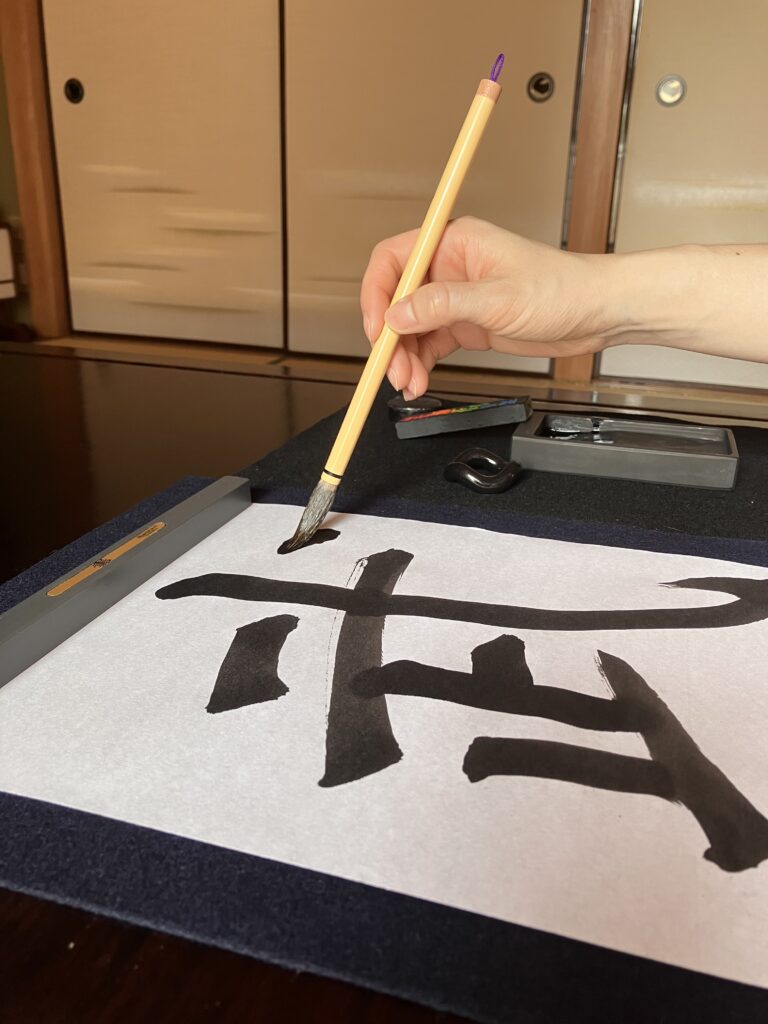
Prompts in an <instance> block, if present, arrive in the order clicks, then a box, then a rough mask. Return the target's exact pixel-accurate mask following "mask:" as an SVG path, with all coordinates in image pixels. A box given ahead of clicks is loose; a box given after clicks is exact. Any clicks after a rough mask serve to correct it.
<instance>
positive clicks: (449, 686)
mask: <svg viewBox="0 0 768 1024" xmlns="http://www.w3.org/2000/svg"><path fill="white" fill-rule="evenodd" d="M300 511H301V510H300V509H297V508H293V507H284V506H273V505H267V506H254V507H252V508H250V509H248V510H247V511H246V512H244V513H242V514H241V515H239V516H238V517H237V518H236V519H234V520H233V521H231V522H230V523H229V524H228V525H226V526H225V527H223V528H222V529H221V530H219V531H218V532H217V533H216V534H215V535H214V536H212V537H210V538H208V539H207V540H206V541H204V542H203V543H201V544H200V545H198V546H197V547H196V548H194V549H193V550H192V551H190V552H189V553H188V554H186V555H185V556H183V557H182V558H180V559H178V560H177V561H176V562H174V563H173V564H172V565H171V566H169V567H168V568H166V569H164V570H163V571H162V572H161V573H159V574H158V575H157V576H156V577H155V578H154V579H152V580H151V581H149V582H148V583H147V584H145V585H144V586H142V587H141V588H139V589H138V590H137V591H135V592H134V593H133V594H131V595H130V596H129V597H128V598H126V599H125V600H123V601H122V602H121V603H120V604H119V605H117V606H116V607H114V608H113V609H111V610H110V611H108V612H106V613H105V614H104V615H102V616H101V617H100V618H98V619H97V620H96V621H94V622H93V623H92V624H90V625H89V626H88V627H86V628H85V629H83V630H82V631H81V632H80V633H78V634H77V635H76V636H74V637H73V638H72V639H70V640H69V641H67V642H66V643H64V644H62V645H61V646H60V647H59V648H58V649H57V650H55V651H54V652H52V653H51V654H50V655H48V656H47V657H45V658H44V659H42V660H41V661H40V662H38V663H37V664H36V665H35V666H33V667H32V668H31V669H29V670H28V671H27V672H25V673H24V674H23V675H21V676H19V677H18V678H17V679H15V680H14V681H12V682H11V683H10V684H8V685H7V686H6V687H4V688H3V689H2V690H0V789H3V790H6V791H8V792H11V793H16V794H20V795H23V796H28V797H34V798H38V799H42V800H48V801H52V802H54V803H58V804H62V805H65V806H67V807H72V808H78V809H81V810H84V811H90V812H93V813H96V814H101V815H105V816H107V817H111V818H116V819H120V820H123V821H127V822H131V823H135V824H138V825H144V826H148V827H151V828H155V829H160V830H163V831H166V832H169V833H174V834H178V835H181V836H187V837H190V838H193V839H197V840H202V841H205V842H208V843H213V844H217V845H219V846H223V847H228V848H231V849H235V850H241V851H245V852H248V853H252V854H258V855H260V856H264V857H269V858H273V859H275V860H279V861H284V862H287V863H290V864H294V865H298V866H301V867H305V868H310V869H314V870H317V871H322V872H326V873H330V874H333V875H337V876H340V877H343V878H348V879H353V880H356V881H360V882H365V883H368V884H370V885H374V886H378V887H381V888H384V889H391V890H395V891H398V892H402V893H406V894H409V895H411V896H416V897H421V898H423V899H428V900H433V901H436V902H439V903H444V904H448V905H450V906H454V907H459V908H463V909H466V910H470V911H474V912H477V913H480V914H485V915H488V916H491V917H497V918H501V919H503V920H506V921H511V922H515V923H518V924H523V925H529V926H532V927H535V928H541V929H545V930H547V931H551V932H555V933H558V934H561V935H566V936H570V937H573V938H577V939H581V940H585V941H588V942H592V943H597V944H601V945H604V946H607V947H610V948H613V949H618V950H623V951H626V952H630V953H635V954H639V955H643V956H647V957H651V958H655V959H658V960H661V961H664V962H667V963H671V964H677V965H681V966H685V967H691V968H695V969H698V970H702V971H707V972H710V973H714V974H717V975H721V976H724V977H728V978H732V979H736V980H740V981H745V982H750V983H753V984H760V985H766V984H768V927H766V925H767V923H768V821H766V818H765V815H766V814H768V743H767V742H766V739H765V737H766V730H767V728H768V677H767V672H768V669H766V666H768V621H766V619H768V596H766V597H763V596H762V595H763V594H764V592H765V587H762V588H761V585H760V581H763V580H767V579H768V570H766V569H762V568H757V567H752V566H746V565H741V564H734V563H728V562H722V561H716V560H712V559H705V558H699V557H690V556H680V555H667V554H660V553H654V552H645V551H636V550H625V549H616V548H603V547H599V546H593V545H586V544H572V543H565V542H561V541H550V540H541V539H530V538H525V537H519V536H515V535H505V534H498V533H493V532H489V531H484V530H479V529H468V528H463V527H455V526H444V525H437V524H424V523H418V522H413V521H407V520H398V519H382V518H376V517H367V516H344V517H336V518H335V521H331V522H329V523H328V524H327V525H329V526H334V527H336V528H338V529H339V530H340V536H339V537H338V538H336V539H334V540H330V541H328V542H326V543H324V544H322V545H316V546H313V547H309V548H307V549H305V550H303V551H299V552H296V553H294V554H291V555H289V556H280V555H278V554H277V553H276V549H277V547H278V545H279V544H280V542H281V541H283V540H284V539H285V538H286V536H288V535H289V534H290V533H291V532H292V529H293V527H294V525H295V522H296V521H297V519H298V517H299V514H300ZM388 551H389V552H392V551H394V552H396V554H394V555H392V554H390V555H387V556H383V555H382V553H384V552H388ZM398 553H399V554H398ZM393 559H394V561H393ZM393 566H394V568H393ZM377 573H378V575H377ZM388 574H389V576H388ZM393 576H394V577H396V578H393ZM384 577H387V578H388V579H389V583H384V584H382V579H383V578H384ZM254 580H255V581H256V582H254ZM697 580H698V581H700V582H699V584H698V585H697V583H696V581H697ZM185 581H192V582H185ZM265 581H266V582H265ZM269 581H271V582H269ZM676 581H688V582H687V583H685V585H684V586H680V587H669V586H662V584H665V583H671V582H676ZM288 584H299V586H298V588H296V587H295V586H294V587H293V589H292V588H291V587H290V586H288ZM305 585H306V586H305ZM766 587H768V584H766ZM165 588H167V589H165ZM387 589H388V590H389V591H390V592H391V597H389V596H388V594H387V593H386V591H387ZM158 591H160V593H161V596H159V597H158V596H157V594H158ZM342 592H343V593H344V594H346V595H347V596H346V597H343V596H341V597H340V595H342ZM185 594H186V595H187V596H184V595H185ZM233 595H234V596H233ZM405 598H410V599H412V600H410V602H408V601H405V603H403V601H404V599H405ZM401 599H402V600H401ZM435 599H436V602H435ZM344 601H346V602H347V611H346V612H345V611H344V609H340V608H339V607H338V605H339V604H340V603H343V602H344ZM366 602H368V603H367V604H366ZM398 602H399V603H398ZM726 606H727V607H726ZM432 613H434V617H433V614H432ZM467 617H468V618H469V619H473V621H468V618H467ZM491 620H493V621H491ZM501 620H504V621H503V622H502V621H501ZM731 621H732V622H733V624H726V623H727V622H731ZM238 630H239V631H240V632H239V633H238V632H237V631H238ZM371 630H372V632H371ZM376 630H378V636H379V641H380V642H381V645H382V648H381V657H380V658H379V661H380V662H381V663H382V664H383V666H384V668H383V669H381V668H379V667H378V666H377V664H373V665H370V664H365V663H364V662H365V661H366V658H367V659H368V660H370V658H371V650H373V651H374V654H375V648H376V642H377V641H376ZM382 630H383V632H382ZM503 638H506V639H503ZM342 646H343V647H344V652H343V657H341V661H343V662H344V664H343V665H340V664H339V657H337V655H338V654H339V652H340V651H341V648H342ZM337 648H338V650H337ZM270 652H271V654H270ZM350 652H352V654H350ZM598 652H602V653H601V654H600V655H598ZM262 657H263V658H265V659H266V660H267V661H269V658H270V657H271V658H272V662H273V664H272V666H271V668H270V666H268V665H266V664H265V665H260V664H259V663H258V662H259V658H262ZM598 659H599V660H600V666H599V665H598ZM374 661H375V657H374ZM358 662H359V664H358ZM394 662H398V663H400V662H406V663H407V664H405V665H398V666H394V665H393V664H392V663H394ZM473 662H474V666H475V674H474V675H472V672H473ZM388 665H389V666H391V667H390V668H389V669H387V666H388ZM225 666H226V667H225ZM358 669H359V670H360V671H362V670H366V671H365V672H364V673H363V675H361V676H360V677H359V678H358V677H356V675H355V673H356V672H357V671H358ZM526 673H528V674H529V675H528V677H526ZM251 675H253V678H251ZM526 679H527V681H526ZM334 687H335V689H334ZM398 687H399V688H400V690H401V692H400V693H394V694H393V693H392V690H396V689H397V688H398ZM214 690H216V693H214ZM332 691H333V692H332ZM415 691H418V693H416V692H415ZM350 694H351V697H350ZM350 701H351V704H350V703H349V702H350ZM345 702H346V703H345ZM494 702H496V704H499V702H500V705H499V706H501V705H503V709H501V710H499V709H498V708H497V709H496V710H489V709H488V707H489V706H493V707H495V706H496V705H495V704H494ZM473 703H474V704H475V705H476V706H468V705H471V704H473ZM207 707H208V708H209V710H206V708H207ZM382 709H383V710H382ZM371 716H372V717H371ZM382 730H383V732H382ZM384 734H386V735H384ZM377 758H378V760H377ZM628 790H632V791H628Z"/></svg>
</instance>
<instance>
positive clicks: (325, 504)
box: [277, 480, 338, 555]
mask: <svg viewBox="0 0 768 1024" xmlns="http://www.w3.org/2000/svg"><path fill="white" fill-rule="evenodd" d="M337 487H338V484H335V485H334V484H327V483H326V482H325V481H324V480H321V481H320V482H319V483H318V485H317V487H315V489H314V491H312V494H311V495H310V496H309V502H308V503H307V507H306V508H305V509H304V513H303V515H302V517H301V520H300V522H299V525H298V527H297V528H296V533H294V535H293V537H291V539H290V540H286V541H284V542H283V543H282V544H281V545H280V547H279V548H278V549H277V552H278V554H280V555H287V554H288V553H289V552H290V551H297V550H298V549H299V548H303V547H304V545H305V544H309V542H310V541H311V540H312V538H313V537H314V535H315V534H316V533H317V530H318V528H319V527H320V524H321V523H322V521H323V520H324V519H325V517H326V516H327V515H328V513H329V512H330V510H331V505H332V504H333V499H334V498H335V496H336V488H337Z"/></svg>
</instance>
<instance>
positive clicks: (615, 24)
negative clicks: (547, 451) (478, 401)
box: [554, 0, 633, 381]
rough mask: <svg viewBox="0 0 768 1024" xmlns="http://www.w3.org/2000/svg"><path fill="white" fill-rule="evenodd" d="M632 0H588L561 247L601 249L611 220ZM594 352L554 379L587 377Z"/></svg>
mask: <svg viewBox="0 0 768 1024" xmlns="http://www.w3.org/2000/svg"><path fill="white" fill-rule="evenodd" d="M632 13H633V0H591V2H590V3H589V8H588V22H587V40H586V48H585V51H584V62H583V71H582V79H581V95H580V101H579V112H578V121H577V130H576V148H575V153H574V165H573V177H572V183H571V205H570V214H569V218H568V235H567V246H568V248H569V249H571V250H573V251H574V252H593V253H601V252H606V251H607V249H608V230H609V226H610V221H611V204H612V199H613V188H614V177H615V173H616V160H617V153H618V145H619V132H620V126H621V114H622V101H623V96H624V86H625V79H626V73H627V61H628V56H629V46H630V38H631V30H632ZM593 368H594V356H592V355H584V356H571V357H567V358H563V359H556V360H555V370H554V377H555V379H556V380H561V381H588V380H590V379H591V377H592V374H593Z"/></svg>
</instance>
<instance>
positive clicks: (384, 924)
mask: <svg viewBox="0 0 768 1024" xmlns="http://www.w3.org/2000/svg"><path fill="white" fill-rule="evenodd" d="M337 426H338V418H337V417H331V418H330V419H329V420H326V421H324V422H323V423H321V424H318V425H317V426H316V427H315V428H313V429H312V430H310V431H307V432H306V433H305V434H303V435H301V436H300V437H299V438H296V439H294V440H293V441H292V442H290V443H289V444H288V445H286V446H285V447H284V448H282V449H280V450H279V451H278V452H276V453H273V454H272V455H270V456H268V457H267V458H266V459H264V460H262V462H261V463H258V464H257V465H255V466H253V467H250V468H249V469H247V470H246V471H245V474H246V475H248V476H249V477H250V478H251V480H252V482H253V484H254V485H255V494H256V498H257V500H263V501H269V502H290V503H296V504H304V503H305V502H306V500H307V496H308V494H309V491H310V490H311V488H312V486H313V485H314V483H315V482H316V480H317V477H318V476H319V472H320V470H321V469H322V462H323V459H324V458H325V456H326V453H327V450H328V448H329V446H330V443H331V441H332V440H333V436H334V434H335V430H336V428H337ZM736 433H737V440H738V443H739V447H740V450H741V454H742V465H741V471H740V477H739V482H738V485H737V488H736V490H735V491H734V492H704V491H694V490H688V491H687V490H683V489H678V488H673V487H666V486H660V485H647V484H634V483H631V482H627V481H604V480H589V479H587V478H577V477H558V476H553V475H550V476H546V475H545V474H540V475H538V476H531V477H529V478H528V479H525V480H523V481H522V483H520V484H518V485H516V486H515V487H514V488H513V489H512V490H511V491H509V492H507V493H506V494H502V495H483V496H480V495H476V494H473V493H471V492H469V491H466V490H464V489H463V488H461V487H459V486H457V485H455V484H447V483H445V482H444V481H443V480H442V467H443V465H444V464H445V463H446V462H447V461H449V460H450V458H451V457H452V456H453V455H455V454H457V452H458V451H459V450H461V448H463V447H469V446H470V445H474V444H481V445H484V446H486V447H490V448H492V449H494V450H496V451H498V452H504V448H505V446H506V445H507V444H508V437H509V435H508V433H507V432H506V431H499V430H494V431H488V432H486V433H484V434H470V435H468V436H467V437H464V436H462V435H448V436H443V437H438V438H434V439H432V438H427V439H420V440H413V441H397V440H396V439H395V436H394V430H393V429H392V428H391V427H390V425H389V424H388V423H387V421H386V411H385V408H384V405H383V402H382V401H380V402H379V403H378V405H377V407H376V408H375V410H374V413H373V415H372V417H371V420H370V422H369V424H368V426H367V427H366V433H365V437H364V438H363V442H362V443H361V446H360V447H359V448H358V451H357V453H356V455H355V457H354V460H353V462H352V464H351V466H350V471H349V473H348V476H347V479H346V480H345V482H344V485H343V487H342V489H341V490H340V492H339V495H338V498H337V502H336V504H335V508H336V509H338V510H348V511H355V512H361V513H365V514H378V515H388V516H399V517H404V518H413V519H419V520H424V521H430V520H432V521H435V520H436V521H440V522H446V523H456V524H461V525H473V526H482V527H486V528H488V529H494V530H499V531H503V532H515V533H523V534H526V535H530V536H541V537H552V538H557V539H567V540H572V541H577V542H588V543H600V544H606V545H609V546H611V545H613V546H623V547H635V548H647V549H652V550H659V551H669V552H680V553H686V554H699V555H705V556H709V557H713V558H724V559H727V560H731V561H741V562H747V563H750V564H753V565H766V566H768V543H765V542H764V541H763V540H762V538H764V537H765V536H766V534H767V533H768V529H766V524H767V518H766V516H767V513H766V508H765V504H764V494H765V493H766V490H767V488H766V480H768V434H765V433H763V432H761V431H751V430H750V431H747V430H739V431H737V432H736ZM206 482H207V481H205V480H200V479H197V478H195V479H189V480H185V481H183V482H182V483H181V484H179V485H177V486H176V487H175V488H171V489H170V490H168V491H165V492H163V493H162V494H159V495H156V496H155V497H154V498H153V499H151V500H150V501H148V502H145V503H143V504H142V505H140V506H137V508H135V509H132V510H130V511H129V512H127V513H126V514H125V515H124V516H121V517H120V518H119V519H118V520H114V521H113V522H112V523H110V524H107V525H106V526H104V527H101V528H99V529H97V530H95V531H93V532H92V533H90V534H88V535H87V536H86V537H84V538H81V540H80V541H78V542H77V543H76V544H73V545H70V546H69V547H67V548H64V549H62V550H61V551H58V552H55V553H54V554H53V555H52V556H50V557H49V558H48V559H46V560H45V561H44V562H41V563H39V565H38V566H35V567H34V568H33V569H31V570H29V571H28V572H27V573H23V574H22V575H21V576H19V577H17V578H16V579H15V580H12V581H10V582H9V583H8V584H6V585H5V586H4V587H2V588H0V608H3V607H8V606H10V605H11V604H13V603H15V602H16V601H19V600H22V599H23V598H24V597H26V596H28V595H29V594H30V593H33V592H35V591H36V590H37V589H39V588H40V587H42V586H44V585H45V584H47V583H49V582H50V581H51V580H53V579H55V578H56V577H58V576H59V575H61V574H62V573H63V572H66V571H68V570H69V569H71V568H73V567H74V566H76V565H78V564H79V563H80V562H82V561H83V560H85V559H87V558H89V557H91V556H93V555H94V554H96V553H97V552H98V551H100V550H102V549H103V548H104V547H106V546H108V545H109V544H111V543H113V542H115V541H116V540H119V539H120V537H121V536H123V535H124V534H125V533H128V532H129V531H131V530H133V529H136V528H138V527H139V526H141V525H143V524H144V523H146V522H147V521H149V520H151V519H152V518H154V517H155V516H157V515H158V514H160V513H161V512H163V511H165V510H166V509H167V508H169V507H171V506H172V505H174V504H176V503H177V502H178V501H180V500H183V498H185V497H187V496H189V494H191V493H193V492H194V491H195V490H198V489H199V488H200V487H202V486H204V485H205V483H206ZM295 525H296V524H295V523H286V536H287V535H288V534H290V533H291V532H292V531H293V529H294V527H295ZM0 821H2V824H3V827H2V829H0V882H2V884H4V885H6V886H7V887H9V888H11V889H17V890H20V891H24V892H30V893H35V894H37V895H40V896H45V897H47V898H50V899H53V900H56V901H59V902H62V903H67V904H71V905H75V906H81V907H86V908H89V909H92V910H96V911H98V912H100V913H104V914H108V915H111V916H114V917H117V918H120V919H123V920H128V921H133V922H137V923H140V924H145V925H148V926H150V927H153V928H159V929H162V930H165V931H168V932H172V933H174V934H179V935H184V936H189V937H190V938H193V939H196V940H198V941H202V942H207V943H211V944H215V945H218V946H222V947H225V948H228V949H233V950H236V951H239V952H243V953H248V954H251V955H253V956H256V957H259V958H261V959H263V960H267V961H270V962H273V963H278V964H283V965H286V966H289V967H293V968H300V969H304V970H311V971H314V972H317V973H320V974H325V975H329V976H332V977H338V978H343V979H346V980H349V981H353V982H356V983H358V984H361V985H366V986H369V987H371V988H374V989H378V990H381V991H386V992H391V993H394V994H396V995H400V996H403V997H405V998H410V999H413V1000H416V1001H419V1002H423V1003H426V1004H428V1005H431V1006H434V1007H438V1008H441V1009H445V1010H451V1011H453V1012H456V1013H460V1014H464V1015H466V1016H468V1017H472V1018H475V1019H477V1020H480V1021H492V1022H499V1021H515V1022H537V1024H538V1022H545V1021H546V1022H548V1021H552V1022H554V1021H558V1022H559V1021H584V1022H587V1021H589V1022H597V1021H606V1022H608V1021H610V1022H616V1021H621V1022H624V1024H632V1022H635V1021H637V1022H641V1021H642V1022H646V1021H654V1022H655V1021H662V1020H663V1021H665V1022H671V1021H691V1020H696V1021H725V1020H727V1021H729V1022H755V1021H758V1020H766V1019H768V992H765V991H763V990H759V989H756V988H751V987H749V986H745V985H740V984H736V983H733V982H727V981H723V980H721V979H717V978H712V977H708V976H705V975H702V974H698V973H696V972H693V971H687V970H683V969H681V968H675V967H668V966H665V965H662V964H659V963H655V962H653V961H649V960H644V959H641V958H638V957H633V956H629V955H625V954H620V953H615V952H611V951H609V950H605V949H602V948H599V947H596V946H592V945H589V944H587V943H583V942H577V941H574V940H570V939H564V938H561V937H558V936H554V935H550V934H547V933H545V932H541V931H537V930H535V929H531V928H524V927H520V926H517V925H511V924H507V923H504V922H500V921H495V920H492V919H490V918H486V917H482V916H479V915H476V914H470V913H467V912H464V911H459V910H455V909H452V908H449V907H443V906H440V905H438V904H434V903H429V902H427V901H424V900H419V899H414V898H412V897H408V896H400V895H397V894H394V893H390V892H385V891H383V890H379V889H375V888H372V887H370V886H366V885H361V884H358V883H352V882H347V881H343V880H341V879H337V878H333V877H330V876H328V875H323V874H320V873H318V872H314V871H307V870H304V869H300V868H294V867H289V866H288V865H285V864H281V863H277V862H274V861H269V860H264V859H262V858H259V857H253V856H250V855H247V854H242V853H237V852H233V851H230V850H225V849H221V848H219V847H214V846H210V845H207V844H205V843H199V842H195V841H193V840H188V839H182V838H179V837H177V836H172V835H167V834H165V833H161V832H157V831H154V830H151V829H146V828H141V827H138V826H135V825H128V824H125V823H122V822H118V821H113V820H111V819H108V818H102V817H99V816H96V815H91V814H86V813H83V812H80V811H72V810H68V809H66V808H63V807H59V806H55V805H52V804H47V803H44V802H42V801H38V800H29V799H26V798H21V797H17V796H13V795H9V794H0ZM666 926H667V922H663V921H660V922H659V927H660V928H664V927H666Z"/></svg>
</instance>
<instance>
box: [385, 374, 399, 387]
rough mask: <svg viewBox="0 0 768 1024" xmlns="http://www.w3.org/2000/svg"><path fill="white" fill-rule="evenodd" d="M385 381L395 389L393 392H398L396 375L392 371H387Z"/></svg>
mask: <svg viewBox="0 0 768 1024" xmlns="http://www.w3.org/2000/svg"><path fill="white" fill-rule="evenodd" d="M387 380H388V381H389V383H390V384H391V385H392V387H393V388H394V389H395V391H399V390H400V388H399V387H398V386H397V374H396V373H395V371H394V370H387Z"/></svg>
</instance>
